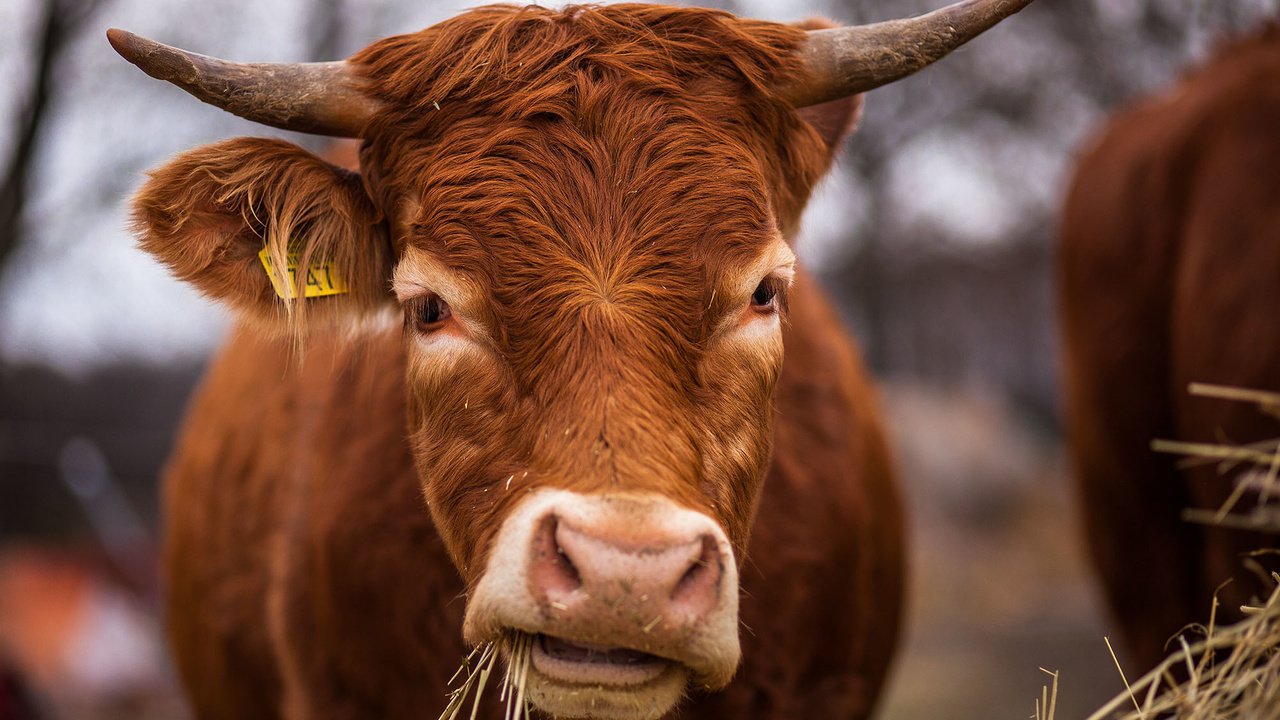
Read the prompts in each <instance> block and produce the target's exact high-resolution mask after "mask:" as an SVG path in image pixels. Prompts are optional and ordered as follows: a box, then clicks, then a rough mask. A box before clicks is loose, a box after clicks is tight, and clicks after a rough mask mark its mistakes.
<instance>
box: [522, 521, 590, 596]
mask: <svg viewBox="0 0 1280 720" xmlns="http://www.w3.org/2000/svg"><path fill="white" fill-rule="evenodd" d="M558 527H559V521H558V520H557V518H556V517H555V516H554V515H548V516H547V517H546V518H544V519H543V520H542V521H541V522H540V523H539V524H538V529H537V531H536V532H535V533H534V537H533V548H532V554H533V558H532V559H533V562H532V567H531V573H530V577H529V580H530V583H531V585H532V589H534V590H535V592H536V593H537V595H538V596H545V595H546V594H547V593H549V592H557V593H570V592H573V591H574V590H577V589H578V588H579V587H581V585H582V577H581V575H580V574H579V573H578V568H577V567H575V566H574V564H573V560H572V559H571V558H570V557H569V554H568V553H567V552H565V549H564V548H563V547H561V546H560V543H559V541H558V540H557V539H556V530H557V528H558Z"/></svg>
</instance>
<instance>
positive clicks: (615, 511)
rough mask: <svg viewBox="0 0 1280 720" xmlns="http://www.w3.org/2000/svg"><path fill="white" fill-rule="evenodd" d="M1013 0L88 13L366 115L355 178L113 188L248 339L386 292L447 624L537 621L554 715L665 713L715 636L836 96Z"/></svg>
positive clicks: (243, 108) (324, 112) (1011, 7)
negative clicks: (794, 247) (309, 20)
mask: <svg viewBox="0 0 1280 720" xmlns="http://www.w3.org/2000/svg"><path fill="white" fill-rule="evenodd" d="M1026 2H1027V0H1017V1H1016V2H1014V1H1004V2H1002V1H1001V0H970V1H969V2H964V3H960V4H959V5H956V6H953V7H951V8H947V9H945V10H942V11H939V12H938V13H934V14H933V15H929V16H924V17H922V18H918V19H916V20H913V21H903V22H893V23H884V24H881V25H873V26H866V27H860V28H842V29H828V30H814V31H806V30H804V29H801V28H799V27H793V26H787V25H778V24H774V23H767V22H758V21H750V20H743V19H738V18H735V17H733V16H731V15H729V14H726V13H723V12H718V11H710V10H699V9H690V8H683V9H681V8H667V7H660V6H642V5H625V6H624V5H619V6H608V7H599V8H590V7H588V8H568V9H565V10H563V11H552V10H546V9H542V8H536V7H532V8H513V7H489V8H483V9H479V10H474V11H471V12H469V13H466V14H464V15H461V16H459V17H457V18H454V19H452V20H449V21H446V22H444V23H441V24H439V25H436V26H434V27H431V28H428V29H426V30H424V31H422V32H419V33H415V34H411V35H404V36H399V37H392V38H388V39H385V40H382V41H379V42H377V43H374V44H373V45H371V46H370V47H368V48H367V49H365V50H363V51H361V52H360V53H358V54H357V55H355V56H354V57H353V58H351V59H350V60H348V61H346V62H342V63H325V64H318V65H303V66H254V65H237V64H233V63H226V62H223V61H219V60H214V59H212V58H206V57H202V56H196V55H191V54H189V53H185V52H183V51H178V50H175V49H172V48H168V47H165V46H162V45H159V44H157V43H152V42H150V41H147V40H143V39H141V38H137V37H136V36H132V35H129V34H127V33H122V32H119V31H112V33H111V40H112V42H113V44H114V45H115V46H116V47H117V49H118V50H120V52H121V53H122V54H123V55H124V56H125V57H126V58H128V59H130V60H131V61H133V62H135V63H137V64H138V65H139V66H140V67H142V68H143V69H144V70H146V71H147V72H148V73H151V74H153V75H155V76H157V77H161V78H164V79H167V80H170V81H173V82H175V83H177V84H179V85H181V86H183V87H184V88H185V89H187V90H189V91H190V92H192V93H193V94H195V95H197V96H198V97H201V98H202V99H204V100H207V101H209V102H213V103H215V104H218V105H220V106H223V107H225V108H227V109H229V110H232V111H234V112H236V113H238V114H241V115H243V116H245V117H249V118H251V119H255V120H259V121H262V122H265V123H267V124H271V125H275V126H278V127H287V128H292V129H300V130H304V131H311V132H321V133H328V134H335V135H346V136H354V137H359V138H361V139H362V140H363V144H362V146H361V152H360V172H359V173H354V172H348V171H345V170H342V169H339V168H337V167H335V166H332V165H330V164H328V163H326V162H324V161H322V160H321V159H319V158H317V157H315V156H313V155H312V154H310V153H308V152H306V151H304V150H302V149H301V148H299V147H296V146H294V145H291V144H288V143H285V142H282V141H276V140H262V139H237V140H231V141H227V142H224V143H220V144H217V145H213V146H209V147H204V148H199V149H196V150H193V151H191V152H188V153H186V154H184V155H181V156H179V157H178V158H177V159H175V160H174V161H172V162H171V163H170V164H168V165H166V166H165V167H163V168H160V169H159V170H157V171H155V172H154V173H152V176H151V179H150V181H149V182H148V183H147V184H146V185H145V186H144V187H143V189H142V190H141V192H140V193H139V195H138V196H137V198H136V200H135V217H136V222H137V227H138V231H139V233H140V235H141V237H142V245H143V247H144V248H146V249H147V250H148V251H150V252H152V253H154V254H155V255H156V256H157V257H158V258H159V259H160V260H162V261H163V262H164V263H166V264H167V265H168V266H169V267H170V268H172V269H173V271H174V272H175V273H176V274H177V275H178V276H179V277H181V278H183V279H185V280H188V281H190V282H191V283H193V284H194V285H195V286H196V287H198V288H199V289H201V290H202V291H204V292H205V293H207V294H209V295H211V296H213V297H214V298H216V299H218V300H220V301H223V302H226V303H228V304H230V305H232V306H233V307H235V308H236V309H238V310H239V311H240V313H241V314H242V315H243V316H244V317H246V318H248V319H250V320H251V321H253V322H254V323H256V324H257V325H258V326H259V327H260V328H263V329H265V330H267V331H274V332H287V333H292V334H295V335H296V334H300V333H302V332H304V331H305V327H306V326H314V325H315V324H316V323H318V322H321V323H336V322H346V323H352V322H358V321H359V320H360V319H362V318H376V317H380V316H386V315H387V314H388V312H389V311H394V312H397V313H398V314H400V315H401V316H402V317H403V325H404V333H403V334H404V343H405V346H406V353H407V358H408V362H407V377H406V387H407V392H408V397H409V403H408V405H409V417H408V431H409V435H408V437H409V442H410V443H411V446H412V454H413V457H414V460H415V463H416V467H417V471H418V475H419V479H420V482H421V485H422V489H423V494H424V496H425V499H426V503H427V506H428V508H429V511H430V513H431V516H432V518H433V520H434V522H435V525H436V527H437V528H438V530H439V533H440V535H441V537H442V538H443V539H444V542H445V545H446V546H447V548H448V550H449V552H450V554H451V556H452V558H453V560H454V563H455V564H456V566H457V569H458V570H459V572H460V573H461V574H462V576H463V578H464V580H465V581H466V583H467V586H468V589H469V598H468V603H467V609H466V620H465V627H464V633H465V635H466V638H467V639H468V640H469V641H470V642H472V643H482V642H486V641H492V640H495V639H499V638H510V637H512V636H516V637H521V638H526V639H527V638H533V639H534V641H533V643H532V648H533V651H532V652H533V655H532V666H531V670H530V675H529V690H530V694H531V698H532V699H533V701H534V702H535V703H536V704H537V705H538V706H539V707H541V708H542V709H543V710H545V711H546V712H548V713H550V714H552V715H557V716H566V717H580V716H587V715H590V716H598V717H616V718H641V717H658V716H660V715H662V714H664V713H666V712H667V711H668V710H669V709H670V708H671V707H672V705H673V704H674V703H675V702H676V701H677V700H678V699H679V697H680V695H681V694H682V693H683V692H684V691H685V689H686V687H688V686H689V685H690V684H691V683H693V684H696V685H697V686H700V687H708V688H718V687H721V686H723V685H725V684H726V683H727V682H728V681H729V680H730V678H731V677H732V675H733V674H734V671H735V668H736V666H737V664H738V661H739V654H740V653H739V646H738V628H737V625H738V618H737V603H738V585H737V570H738V566H739V564H740V563H741V561H742V559H743V553H744V550H745V548H746V545H747V539H748V533H749V531H750V527H751V523H752V518H753V516H754V514H755V511H756V502H757V498H758V497H759V490H760V486H761V482H762V481H763V479H764V476H765V473H766V470H767V467H768V462H769V456H770V443H771V437H772V423H773V410H772V393H773V389H774V384H775V381H776V380H777V378H778V374H779V370H780V366H781V362H782V355H783V347H782V339H781V325H782V323H783V321H784V320H783V319H784V315H785V312H786V296H787V288H788V285H789V283H790V282H791V279H792V276H793V269H792V268H793V263H794V256H793V255H792V252H791V250H790V248H789V247H788V245H787V243H786V241H785V238H786V237H788V236H789V235H790V233H791V232H792V231H793V230H794V228H795V226H796V223H797V218H798V216H799V214H800V211H801V210H802V208H803V205H804V203H805V200H806V198H807V197H808V195H809V192H810V190H811V189H812V187H813V185H814V183H815V182H816V181H817V180H818V178H819V177H820V176H821V175H822V173H823V172H825V170H826V169H827V167H828V166H829V164H830V161H831V157H832V154H833V152H834V151H835V149H836V148H837V146H838V143H839V141H840V139H841V138H842V137H843V135H844V134H846V133H847V132H848V130H849V129H850V127H851V126H852V123H853V120H854V116H855V115H856V113H857V109H858V107H859V99H858V97H857V94H858V93H860V92H862V91H864V90H867V89H870V88H873V87H876V86H878V85H880V84H883V83H885V82H889V81H891V80H893V79H896V78H898V77H901V76H903V75H905V74H908V73H910V72H914V71H915V70H917V69H919V68H920V67H923V66H924V65H926V64H928V63H929V62H932V61H933V60H936V59H937V58H939V57H941V56H942V55H944V54H945V53H946V52H948V51H949V50H951V49H953V48H954V47H956V46H957V45H959V44H961V43H963V42H965V41H967V40H968V39H969V38H971V37H973V36H974V35H976V34H978V33H979V32H981V31H982V30H984V29H986V28H987V27H989V26H990V25H992V24H994V23H995V22H997V21H998V20H999V19H1000V18H1002V17H1004V16H1005V15H1008V14H1010V13H1011V12H1013V11H1015V10H1016V9H1018V8H1020V7H1021V6H1022V5H1025V4H1026ZM264 248H265V250H266V253H267V255H268V257H269V258H270V259H272V260H273V261H274V267H277V268H280V267H283V264H284V263H285V262H286V260H287V256H288V253H290V252H296V253H297V254H298V256H299V257H298V260H297V264H298V267H299V268H300V272H299V273H298V276H297V277H296V278H295V283H294V285H292V286H291V287H292V291H293V292H292V294H293V295H295V296H296V295H303V294H304V293H303V292H299V291H302V290H305V288H304V285H305V278H304V276H305V275H306V273H305V272H303V271H305V269H306V268H308V267H315V268H317V270H316V271H315V272H328V273H333V274H336V275H338V276H340V278H341V281H342V283H343V284H345V286H346V288H345V289H346V292H345V293H343V294H339V295H333V296H328V297H317V298H313V299H309V300H306V301H304V302H296V301H288V302H282V301H281V300H280V299H279V298H278V297H277V296H278V294H280V293H279V289H278V286H277V287H273V285H272V282H271V281H270V279H269V277H268V275H267V272H266V271H265V270H264V266H263V263H262V261H261V260H260V258H259V253H260V252H261V251H263V250H264ZM286 290H287V288H286ZM284 294H285V295H289V294H290V293H289V292H287V291H286V292H285V293H284ZM389 591H394V589H389ZM527 642H528V641H527V640H526V644H527Z"/></svg>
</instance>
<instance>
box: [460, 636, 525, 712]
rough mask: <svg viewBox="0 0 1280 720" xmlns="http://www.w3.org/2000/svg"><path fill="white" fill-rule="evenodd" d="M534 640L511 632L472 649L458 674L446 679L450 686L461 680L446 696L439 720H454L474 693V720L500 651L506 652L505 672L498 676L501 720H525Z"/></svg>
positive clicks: (472, 707) (472, 703)
mask: <svg viewBox="0 0 1280 720" xmlns="http://www.w3.org/2000/svg"><path fill="white" fill-rule="evenodd" d="M533 643H534V636H533V635H530V634H529V633H524V632H518V631H513V632H511V633H510V634H508V635H506V636H504V637H502V638H499V639H498V640H496V641H493V642H487V643H484V644H482V645H478V646H476V647H475V648H474V649H473V650H472V651H471V654H470V655H468V656H467V657H466V658H464V659H463V661H462V665H461V666H460V667H459V668H458V671H457V672H455V673H454V674H453V677H451V678H449V685H453V684H454V683H455V682H457V681H458V678H462V681H461V684H460V685H458V687H457V688H455V689H454V690H453V691H451V692H450V693H449V702H448V703H447V704H446V705H445V708H444V712H442V713H440V720H457V718H458V717H459V715H460V714H461V712H462V709H463V707H464V706H465V705H466V703H467V697H468V696H471V695H472V694H473V691H474V699H473V700H472V702H471V714H470V716H469V717H470V720H475V717H476V715H477V714H478V713H479V711H480V698H481V697H483V696H484V689H485V685H486V684H487V683H488V681H489V675H490V674H492V672H493V664H494V663H495V662H497V659H498V655H499V654H501V653H500V650H506V655H507V670H506V673H505V674H503V676H502V690H501V694H500V695H499V696H498V699H499V701H501V702H505V703H506V706H505V710H504V711H503V714H502V716H503V718H504V719H505V720H529V717H530V716H529V701H528V700H527V699H526V697H525V688H526V686H527V685H528V682H529V666H530V658H531V656H532V652H533Z"/></svg>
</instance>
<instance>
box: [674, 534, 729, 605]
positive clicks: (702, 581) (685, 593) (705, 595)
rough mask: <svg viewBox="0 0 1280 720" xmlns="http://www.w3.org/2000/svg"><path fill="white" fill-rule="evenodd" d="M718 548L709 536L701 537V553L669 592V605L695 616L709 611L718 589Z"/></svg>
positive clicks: (719, 562) (719, 572)
mask: <svg viewBox="0 0 1280 720" xmlns="http://www.w3.org/2000/svg"><path fill="white" fill-rule="evenodd" d="M720 565H721V558H720V548H719V547H718V546H717V545H716V541H715V539H714V538H712V537H711V536H709V535H707V536H703V538H702V552H701V553H700V554H699V555H698V558H697V559H696V560H694V561H693V564H691V565H690V566H689V568H688V569H687V570H685V572H684V575H683V576H681V578H680V580H679V581H678V582H676V585H675V588H673V589H672V591H671V604H672V605H673V606H681V607H683V608H685V609H686V610H688V611H690V612H691V613H693V614H695V615H700V614H702V613H703V612H705V611H708V610H710V609H711V607H712V606H714V605H715V603H716V598H717V597H718V595H719V594H720V593H719V589H720V574H721V571H722V568H721V566H720Z"/></svg>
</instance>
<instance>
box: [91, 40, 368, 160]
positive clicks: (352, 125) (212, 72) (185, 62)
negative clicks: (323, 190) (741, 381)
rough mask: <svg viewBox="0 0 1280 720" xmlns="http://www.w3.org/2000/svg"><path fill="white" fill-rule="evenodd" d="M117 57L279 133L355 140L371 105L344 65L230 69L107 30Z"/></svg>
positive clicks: (258, 65) (228, 65) (253, 65)
mask: <svg viewBox="0 0 1280 720" xmlns="http://www.w3.org/2000/svg"><path fill="white" fill-rule="evenodd" d="M107 40H109V41H110V42H111V47H113V48H115V50H116V52H118V53H120V55H121V57H123V58H124V59H125V60H128V61H129V62H131V63H133V64H134V65H137V66H138V67H139V68H140V69H141V70H142V71H143V72H145V73H146V74H148V75H150V76H151V77H153V78H156V79H157V80H164V81H166V82H170V83H173V84H174V85H177V86H178V87H180V88H182V89H183V90H186V91H187V92H189V93H191V94H192V95H195V96H196V97H197V98H200V99H201V100H203V101H204V102H207V103H209V104H210V105H216V106H218V107H220V108H222V109H223V110H226V111H228V112H231V113H234V114H236V115H239V116H240V117H242V118H245V119H246V120H252V121H254V122H260V123H262V124H264V125H271V126H272V127H278V128H281V129H282V130H296V131H298V132H305V133H314V134H316V135H334V136H337V137H360V133H361V131H363V129H364V126H365V123H366V122H367V121H368V120H369V118H370V117H372V116H373V114H374V112H375V111H376V110H377V103H376V102H375V101H374V100H373V99H371V98H369V97H368V96H367V95H365V94H364V93H362V92H361V91H360V89H359V88H360V82H359V78H358V77H357V76H356V74H355V73H354V72H353V71H352V68H351V66H350V65H348V64H347V63H346V62H325V63H287V64H275V63H234V62H228V61H226V60H219V59H218V58H212V57H207V56H205V55H197V54H195V53H190V52H187V51H185V50H179V49H178V48H174V47H169V46H168V45H163V44H161V43H158V42H155V41H154V40H148V39H146V38H144V37H139V36H137V35H134V34H133V33H131V32H126V31H124V30H118V29H116V28H112V29H110V30H108V31H107Z"/></svg>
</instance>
